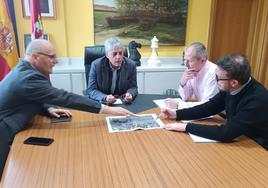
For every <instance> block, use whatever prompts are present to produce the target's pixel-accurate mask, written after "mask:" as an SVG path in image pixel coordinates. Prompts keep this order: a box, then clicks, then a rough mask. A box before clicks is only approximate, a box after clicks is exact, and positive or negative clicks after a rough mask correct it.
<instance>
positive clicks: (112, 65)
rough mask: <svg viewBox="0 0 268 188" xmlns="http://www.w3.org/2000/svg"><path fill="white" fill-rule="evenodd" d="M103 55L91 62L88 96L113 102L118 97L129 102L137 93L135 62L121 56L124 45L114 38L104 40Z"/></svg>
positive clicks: (105, 101) (109, 102) (104, 101)
mask: <svg viewBox="0 0 268 188" xmlns="http://www.w3.org/2000/svg"><path fill="white" fill-rule="evenodd" d="M104 46H105V56H104V57H101V58H99V59H96V60H95V61H94V62H92V65H91V69H90V73H89V79H88V96H89V97H90V98H92V99H94V100H97V101H100V102H102V103H108V104H113V103H114V102H115V101H116V99H117V98H118V97H120V98H121V99H122V100H123V102H126V103H128V102H131V101H132V100H133V99H134V98H135V97H136V95H137V94H138V89H137V69H136V63H135V62H134V61H133V60H131V59H129V58H126V57H124V56H123V54H124V46H123V44H122V43H121V42H120V41H119V40H117V39H116V38H110V39H107V40H106V41H105V45H104Z"/></svg>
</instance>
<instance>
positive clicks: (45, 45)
mask: <svg viewBox="0 0 268 188" xmlns="http://www.w3.org/2000/svg"><path fill="white" fill-rule="evenodd" d="M48 49H54V47H53V45H52V44H51V43H50V42H49V41H47V40H44V39H35V40H33V41H31V42H30V43H29V44H28V46H27V48H26V51H25V55H26V56H31V55H32V54H34V53H38V52H46V51H47V50H48Z"/></svg>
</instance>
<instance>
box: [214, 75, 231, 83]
mask: <svg viewBox="0 0 268 188" xmlns="http://www.w3.org/2000/svg"><path fill="white" fill-rule="evenodd" d="M216 80H217V82H218V81H221V80H223V81H224V80H231V79H230V78H219V77H218V75H216Z"/></svg>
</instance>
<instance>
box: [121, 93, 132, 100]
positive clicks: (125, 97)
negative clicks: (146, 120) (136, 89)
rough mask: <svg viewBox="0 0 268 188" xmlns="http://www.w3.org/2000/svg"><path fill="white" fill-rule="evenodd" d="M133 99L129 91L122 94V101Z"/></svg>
mask: <svg viewBox="0 0 268 188" xmlns="http://www.w3.org/2000/svg"><path fill="white" fill-rule="evenodd" d="M132 100H133V96H132V95H131V94H130V93H126V94H125V95H123V98H122V101H123V102H131V101H132Z"/></svg>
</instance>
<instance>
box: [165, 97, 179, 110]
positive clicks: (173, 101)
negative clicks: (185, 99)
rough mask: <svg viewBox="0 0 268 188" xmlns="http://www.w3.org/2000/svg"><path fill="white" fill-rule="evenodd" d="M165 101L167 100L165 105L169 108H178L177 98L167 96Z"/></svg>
mask: <svg viewBox="0 0 268 188" xmlns="http://www.w3.org/2000/svg"><path fill="white" fill-rule="evenodd" d="M164 102H165V105H166V107H167V108H171V109H177V108H178V100H177V99H171V98H166V99H165V100H164Z"/></svg>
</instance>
